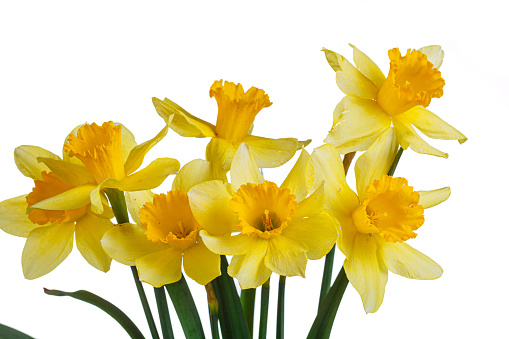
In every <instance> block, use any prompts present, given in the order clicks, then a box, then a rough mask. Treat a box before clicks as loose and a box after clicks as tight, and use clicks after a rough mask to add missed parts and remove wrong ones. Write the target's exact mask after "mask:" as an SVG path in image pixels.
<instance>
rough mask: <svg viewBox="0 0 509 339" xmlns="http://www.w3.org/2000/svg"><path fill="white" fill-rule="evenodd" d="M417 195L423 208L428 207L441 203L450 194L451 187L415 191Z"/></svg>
mask: <svg viewBox="0 0 509 339" xmlns="http://www.w3.org/2000/svg"><path fill="white" fill-rule="evenodd" d="M417 193H419V196H420V197H421V198H420V199H419V205H422V207H424V208H430V207H433V206H436V205H438V204H441V203H443V202H444V201H446V200H447V199H449V196H450V195H451V189H450V188H449V187H443V188H439V189H436V190H432V191H417Z"/></svg>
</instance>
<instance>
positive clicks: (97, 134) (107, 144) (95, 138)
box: [64, 121, 125, 183]
mask: <svg viewBox="0 0 509 339" xmlns="http://www.w3.org/2000/svg"><path fill="white" fill-rule="evenodd" d="M121 138H122V125H114V124H113V122H111V121H109V122H105V123H104V124H102V126H99V125H97V124H96V123H93V124H91V125H88V124H86V125H83V126H81V127H80V128H79V129H78V132H77V135H74V134H71V136H70V137H69V139H68V143H66V144H65V146H64V151H65V152H68V153H69V156H70V157H76V158H78V159H80V160H81V162H83V164H84V165H85V166H86V167H87V168H88V170H89V171H90V173H91V174H92V176H93V177H94V179H95V181H96V182H97V183H100V182H102V181H104V180H105V179H108V178H113V179H117V180H122V179H124V178H125V171H124V160H123V158H122V149H121Z"/></svg>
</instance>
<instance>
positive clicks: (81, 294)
mask: <svg viewBox="0 0 509 339" xmlns="http://www.w3.org/2000/svg"><path fill="white" fill-rule="evenodd" d="M44 293H46V294H48V295H53V296H58V297H63V296H65V297H71V298H74V299H78V300H81V301H84V302H86V303H89V304H91V305H94V306H96V307H99V308H100V309H101V310H103V311H104V312H106V313H108V314H109V315H110V316H111V317H112V318H113V319H115V320H116V321H117V322H118V323H119V324H120V326H122V327H123V328H124V330H125V331H126V332H127V333H128V334H129V336H130V337H131V338H136V339H144V337H143V334H141V332H140V330H139V329H138V327H136V325H135V324H134V323H133V322H132V320H131V319H129V317H128V316H127V315H126V314H125V313H124V312H122V311H121V310H120V309H119V308H118V307H116V306H115V305H113V304H112V303H110V302H109V301H107V300H105V299H103V298H101V297H99V296H97V295H95V294H93V293H90V292H88V291H83V290H80V291H76V292H64V291H58V290H48V289H46V288H45V289H44ZM21 338H22V337H21Z"/></svg>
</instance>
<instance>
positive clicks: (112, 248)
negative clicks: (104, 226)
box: [101, 224, 169, 266]
mask: <svg viewBox="0 0 509 339" xmlns="http://www.w3.org/2000/svg"><path fill="white" fill-rule="evenodd" d="M146 230H147V229H146V228H144V227H143V226H140V225H134V224H121V225H116V226H114V227H112V228H110V229H109V230H108V231H107V232H106V233H105V234H104V236H103V237H102V239H101V244H102V246H103V248H104V250H105V251H106V253H107V254H108V255H109V256H110V257H111V258H113V259H114V260H116V261H118V262H119V263H121V264H124V265H128V266H134V264H135V261H136V259H138V258H141V257H144V256H146V255H149V254H152V253H156V252H160V251H164V250H165V249H168V248H169V246H168V245H167V244H165V243H161V244H155V243H154V242H152V241H150V240H148V239H147V236H146V235H145V231H146Z"/></svg>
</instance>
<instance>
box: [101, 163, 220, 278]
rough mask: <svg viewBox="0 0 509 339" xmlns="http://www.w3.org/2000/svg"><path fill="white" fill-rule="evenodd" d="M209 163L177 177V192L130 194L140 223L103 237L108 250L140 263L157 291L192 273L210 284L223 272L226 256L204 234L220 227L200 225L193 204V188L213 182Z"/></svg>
mask: <svg viewBox="0 0 509 339" xmlns="http://www.w3.org/2000/svg"><path fill="white" fill-rule="evenodd" d="M209 168H210V165H209V164H208V162H207V161H203V160H199V159H197V160H193V161H191V162H190V163H188V164H186V165H185V166H184V167H182V169H181V170H180V172H179V173H178V174H177V176H176V178H175V181H174V183H173V186H172V190H171V191H169V192H167V193H166V194H156V195H153V194H152V193H151V192H150V191H140V192H132V193H128V194H127V205H128V208H129V211H130V213H131V216H132V217H133V220H134V221H135V222H136V223H137V224H122V225H118V226H116V227H114V228H111V229H110V230H109V231H108V232H106V234H105V235H104V237H103V239H102V241H101V242H102V244H103V246H104V248H105V250H106V252H107V253H108V254H109V255H111V257H112V258H113V259H115V260H116V261H118V262H120V263H122V264H125V265H130V266H133V265H136V267H137V268H138V272H139V276H140V280H141V281H144V282H146V283H148V284H150V285H152V286H154V287H161V286H163V285H166V284H171V283H174V282H176V281H178V280H180V278H181V277H182V264H183V266H184V270H185V272H186V274H187V275H188V276H189V277H190V278H191V279H193V280H195V281H196V282H197V283H199V284H202V285H206V284H208V283H209V282H210V281H212V280H213V279H214V278H216V277H217V276H219V275H220V274H221V270H220V256H219V255H218V254H215V253H212V252H211V251H210V250H209V249H208V248H207V247H206V246H205V245H204V243H203V240H202V239H201V237H200V236H199V232H200V230H207V229H208V230H213V227H215V225H214V224H208V223H199V222H198V221H197V219H196V218H195V216H194V214H193V211H192V209H191V205H193V204H194V201H193V197H192V196H188V191H189V189H190V188H191V187H192V186H193V185H194V184H195V183H197V182H200V181H202V180H208V178H209V177H210V172H209Z"/></svg>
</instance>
